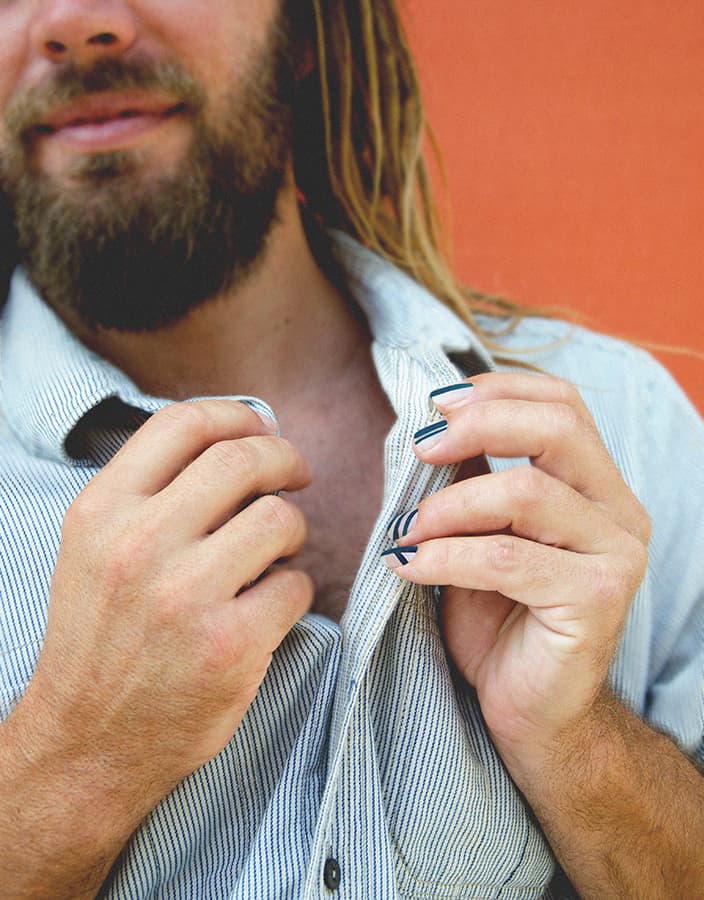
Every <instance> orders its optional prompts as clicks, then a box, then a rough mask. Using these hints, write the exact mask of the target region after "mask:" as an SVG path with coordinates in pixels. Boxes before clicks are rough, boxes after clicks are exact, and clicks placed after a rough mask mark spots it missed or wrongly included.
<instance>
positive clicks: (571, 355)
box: [482, 317, 704, 449]
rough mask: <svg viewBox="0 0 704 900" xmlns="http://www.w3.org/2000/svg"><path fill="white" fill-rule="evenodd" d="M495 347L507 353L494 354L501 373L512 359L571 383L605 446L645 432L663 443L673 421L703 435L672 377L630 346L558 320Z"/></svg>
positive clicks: (521, 329)
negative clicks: (601, 430) (594, 421)
mask: <svg viewBox="0 0 704 900" xmlns="http://www.w3.org/2000/svg"><path fill="white" fill-rule="evenodd" d="M485 321H486V320H485ZM482 324H484V322H483V323H482ZM488 325H489V326H490V320H489V321H488ZM499 343H500V344H501V345H502V347H504V348H505V353H504V354H503V355H502V354H501V352H495V355H496V356H497V357H498V358H499V361H498V362H497V367H498V368H499V369H511V368H513V367H514V366H512V365H511V360H513V359H515V360H516V361H517V362H520V363H528V364H530V365H532V366H534V367H536V368H537V369H539V370H540V371H542V372H545V373H547V374H550V375H555V376H557V377H559V378H565V379H567V380H568V381H570V382H572V383H573V384H574V385H575V387H576V388H577V389H578V390H579V392H580V394H581V395H582V397H583V398H584V401H585V403H586V404H587V406H588V407H589V409H590V411H591V412H592V415H593V416H594V418H595V420H596V421H597V424H598V425H600V427H602V428H603V430H604V431H605V432H606V433H605V434H604V437H605V439H606V440H607V443H609V441H610V440H611V439H612V438H615V436H616V433H617V434H618V435H619V436H620V440H619V441H618V442H617V443H618V445H619V446H620V447H621V448H623V445H624V442H626V441H628V440H629V439H632V440H636V439H638V438H640V437H642V436H643V434H644V433H647V434H648V436H649V444H651V442H652V440H653V439H657V440H658V441H659V442H660V443H663V444H664V443H665V441H664V439H665V437H667V435H665V434H664V433H662V432H663V431H664V429H665V428H667V427H669V426H671V424H672V422H673V421H679V422H680V423H681V424H684V423H685V422H686V423H687V425H688V427H689V431H690V433H691V435H692V436H693V437H696V436H697V435H700V436H704V423H703V422H702V419H701V417H700V415H699V413H698V412H697V410H696V409H695V408H694V406H693V405H692V403H691V402H690V401H689V399H688V398H687V396H686V395H685V393H684V392H683V390H682V389H681V387H680V386H679V385H678V384H677V382H676V381H675V379H674V378H673V377H672V375H671V374H670V373H669V372H668V370H667V369H666V368H665V367H664V366H663V365H661V364H660V363H659V362H658V361H657V360H656V359H655V358H654V357H653V356H651V354H650V353H648V352H647V351H646V350H644V349H642V348H640V347H637V346H635V345H634V344H631V343H629V342H628V341H625V340H622V339H619V338H616V337H612V336H609V335H606V334H601V333H599V332H596V331H592V330H590V329H588V328H584V327H581V326H578V325H574V324H571V323H568V322H565V321H563V320H560V319H545V318H540V317H531V318H526V319H524V320H523V321H521V322H520V324H519V325H518V327H517V328H516V329H515V330H514V331H513V332H512V333H511V334H510V335H506V336H505V337H501V338H499ZM658 429H659V430H660V431H661V433H660V434H659V435H658V434H657V430H658ZM670 436H671V435H670ZM699 439H700V440H704V437H700V438H699ZM699 449H704V445H701V447H700V448H699Z"/></svg>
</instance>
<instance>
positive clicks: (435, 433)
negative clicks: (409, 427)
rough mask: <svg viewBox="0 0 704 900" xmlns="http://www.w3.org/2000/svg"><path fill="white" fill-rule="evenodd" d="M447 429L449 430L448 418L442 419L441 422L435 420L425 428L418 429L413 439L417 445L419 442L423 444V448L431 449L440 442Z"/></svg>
mask: <svg viewBox="0 0 704 900" xmlns="http://www.w3.org/2000/svg"><path fill="white" fill-rule="evenodd" d="M445 431H447V419H440V421H439V422H433V424H432V425H426V427H425V428H421V429H420V431H416V433H415V434H414V435H413V440H414V442H415V445H416V447H417V446H418V445H419V444H423V449H424V450H429V449H430V448H431V447H434V446H435V444H437V443H438V441H439V440H440V438H441V436H442V434H443V432H445Z"/></svg>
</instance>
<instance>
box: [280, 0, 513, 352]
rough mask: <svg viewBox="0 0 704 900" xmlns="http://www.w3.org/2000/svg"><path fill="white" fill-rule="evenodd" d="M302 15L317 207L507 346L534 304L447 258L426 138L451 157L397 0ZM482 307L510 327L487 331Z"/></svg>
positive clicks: (316, 6) (307, 179)
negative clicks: (495, 293) (467, 276)
mask: <svg viewBox="0 0 704 900" xmlns="http://www.w3.org/2000/svg"><path fill="white" fill-rule="evenodd" d="M298 9H299V10H300V8H298ZM296 15H297V16H303V18H302V19H300V18H299V19H297V20H296V26H297V27H298V28H299V29H300V30H301V32H302V34H303V35H304V36H305V34H308V35H309V36H311V37H312V40H310V38H309V45H312V48H313V53H314V60H313V64H312V66H311V71H310V72H309V74H308V75H307V76H306V77H305V78H303V79H302V80H301V82H300V83H299V87H298V96H297V100H296V109H295V113H294V123H295V144H294V160H295V169H296V181H297V184H298V187H299V189H300V191H301V193H302V194H303V197H304V200H305V203H306V205H307V206H308V208H309V210H311V211H312V212H313V214H314V215H315V216H316V217H317V218H318V219H319V220H320V222H321V223H322V224H324V225H326V226H329V227H333V228H339V229H341V230H343V231H345V232H347V233H348V234H350V235H352V236H353V237H355V238H357V239H358V240H359V241H360V242H361V243H363V244H364V245H365V246H367V247H369V248H370V249H372V250H374V251H376V252H377V253H379V254H380V255H381V256H383V257H384V258H386V259H388V260H389V261H390V262H392V263H394V264H395V265H396V266H398V267H399V268H400V269H402V270H403V271H405V272H406V273H408V274H409V275H410V276H411V277H413V278H414V279H415V280H416V281H418V282H419V283H420V284H421V285H423V286H424V287H425V288H427V289H428V290H429V291H430V292H431V293H432V294H434V295H435V296H436V297H438V298H440V299H441V300H442V301H444V302H445V303H446V304H447V305H448V306H449V307H450V308H451V309H453V310H454V311H455V312H456V313H457V314H458V315H459V316H460V317H461V318H462V319H463V320H464V321H465V322H467V324H468V325H469V326H470V327H471V328H472V329H473V330H474V331H475V333H477V334H478V335H479V337H480V338H481V339H482V340H483V342H484V343H485V345H486V346H487V347H488V348H489V349H492V350H500V349H501V347H500V345H499V344H497V343H496V341H495V338H496V337H497V336H498V334H499V333H501V334H505V333H507V332H508V331H510V330H512V329H513V327H515V325H516V324H517V323H518V321H519V320H520V318H521V316H522V315H525V314H526V313H527V312H528V311H527V310H524V309H522V308H521V307H519V306H518V305H516V304H514V303H512V302H510V301H508V300H505V299H503V298H500V297H491V296H488V295H485V294H481V293H479V292H477V291H468V290H465V289H463V288H462V287H460V286H459V284H458V283H457V281H456V280H455V278H454V277H453V275H452V273H451V271H450V268H449V266H448V264H447V262H446V256H445V254H444V253H443V251H442V249H441V245H440V240H439V229H438V216H437V211H436V206H435V203H434V201H433V196H432V192H431V187H430V181H429V177H428V171H427V168H426V163H425V160H424V157H423V149H424V141H425V139H426V137H427V138H428V139H429V141H430V145H431V148H432V150H433V151H434V153H435V155H436V158H437V159H438V162H439V163H440V168H441V162H440V159H439V153H438V150H437V146H436V144H435V141H434V139H433V137H432V133H431V132H430V130H429V128H428V127H427V123H426V117H425V110H424V107H423V103H422V100H421V95H420V88H419V83H418V76H417V73H416V69H415V66H414V63H413V60H412V58H411V54H410V51H409V48H408V43H407V40H406V37H405V34H404V31H403V27H402V24H401V21H400V17H399V14H398V10H397V7H396V2H395V0H312V4H311V9H310V10H309V12H308V13H301V12H300V11H297V13H296ZM306 16H308V18H307V19H306ZM479 313H484V314H488V315H491V316H500V317H502V318H504V319H507V320H508V326H507V327H505V328H503V329H501V331H500V332H497V331H496V330H494V329H493V328H492V330H487V329H486V328H484V327H482V325H481V324H480V322H479V321H478V319H477V315H478V314H479Z"/></svg>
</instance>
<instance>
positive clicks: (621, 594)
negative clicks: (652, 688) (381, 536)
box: [385, 532, 644, 628]
mask: <svg viewBox="0 0 704 900" xmlns="http://www.w3.org/2000/svg"><path fill="white" fill-rule="evenodd" d="M624 535H625V539H627V540H628V541H631V542H633V543H634V544H635V543H636V541H635V539H634V538H632V537H630V536H629V535H626V533H625V532H624ZM639 546H640V545H639ZM631 549H632V548H630V547H629V548H628V550H627V551H626V553H625V554H620V555H618V556H617V555H616V554H615V553H614V555H612V556H610V557H606V556H602V555H587V554H580V553H573V552H571V551H569V550H562V549H561V548H556V547H547V546H545V545H544V544H537V543H535V542H533V541H527V540H524V539H523V538H518V537H514V536H512V535H503V534H502V535H491V536H488V537H487V536H482V537H471V538H440V539H436V540H431V541H426V542H425V543H423V544H420V545H417V546H414V547H412V548H411V550H410V551H409V550H405V548H404V547H400V548H395V550H392V551H387V554H386V555H385V561H386V562H387V565H389V566H390V567H391V568H393V569H394V570H395V572H396V574H398V575H399V576H400V577H402V578H404V579H405V580H407V581H413V582H415V583H416V584H451V585H454V586H455V587H460V588H467V589H470V590H481V591H497V592H498V593H500V594H502V595H504V596H505V597H509V598H510V599H511V600H515V601H516V602H517V603H521V604H523V605H525V606H529V607H531V608H533V609H534V610H536V609H537V610H543V611H545V610H549V611H550V617H551V618H552V619H553V620H555V619H557V620H559V619H561V618H562V619H563V620H564V621H565V622H569V623H571V624H574V623H575V622H576V621H577V620H579V619H581V618H583V617H584V616H585V615H587V614H590V613H591V614H593V615H595V616H597V617H598V618H599V621H600V622H603V624H604V627H605V628H607V627H608V625H609V622H611V623H613V622H614V621H615V620H618V621H619V622H621V621H622V620H623V616H624V615H625V610H626V609H627V606H628V603H629V602H630V600H631V598H632V596H633V594H634V593H635V590H636V588H637V586H638V584H639V582H640V580H641V578H642V575H643V570H644V562H643V560H642V556H639V554H637V553H631V552H629V551H630V550H631ZM641 549H642V547H641ZM402 558H403V559H405V560H406V561H405V563H404V562H403V561H402Z"/></svg>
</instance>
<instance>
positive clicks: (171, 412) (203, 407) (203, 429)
mask: <svg viewBox="0 0 704 900" xmlns="http://www.w3.org/2000/svg"><path fill="white" fill-rule="evenodd" d="M150 421H151V422H154V423H155V424H156V425H158V426H161V424H162V423H164V424H168V425H170V426H172V427H173V426H175V427H176V428H178V429H183V430H184V431H195V432H197V433H199V434H207V433H209V432H210V429H211V428H212V416H211V414H210V411H209V409H208V407H207V404H205V403H170V404H169V405H168V406H165V407H163V408H162V409H160V410H158V412H156V413H154V415H153V416H152V418H151V420H150Z"/></svg>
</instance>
